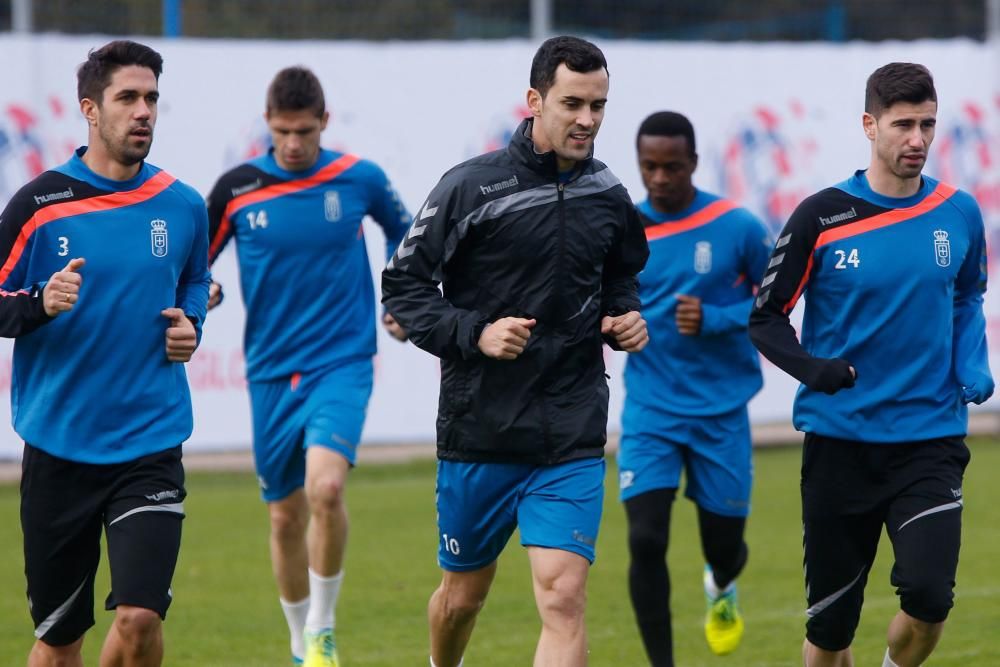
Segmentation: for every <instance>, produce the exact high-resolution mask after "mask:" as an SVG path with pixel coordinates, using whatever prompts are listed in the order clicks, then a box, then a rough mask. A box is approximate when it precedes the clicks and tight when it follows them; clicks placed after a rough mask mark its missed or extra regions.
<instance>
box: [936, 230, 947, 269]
mask: <svg viewBox="0 0 1000 667" xmlns="http://www.w3.org/2000/svg"><path fill="white" fill-rule="evenodd" d="M934 259H935V260H936V261H937V265H938V266H941V267H945V266H951V241H949V240H948V232H946V231H944V230H943V229H938V230H936V231H935V232H934Z"/></svg>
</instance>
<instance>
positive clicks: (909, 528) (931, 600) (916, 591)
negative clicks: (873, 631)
mask: <svg viewBox="0 0 1000 667" xmlns="http://www.w3.org/2000/svg"><path fill="white" fill-rule="evenodd" d="M968 462H969V450H968V448H967V447H966V446H965V443H964V442H963V439H962V438H961V437H952V438H939V439H936V440H924V441H919V442H911V443H898V444H873V443H865V442H856V441H851V440H838V439H835V438H827V437H824V436H819V435H814V434H811V433H807V434H806V437H805V444H804V446H803V451H802V524H803V546H804V551H805V559H804V562H805V578H806V598H807V602H808V605H809V609H808V611H807V612H806V613H807V616H808V620H807V622H806V637H807V638H808V639H809V641H810V642H812V643H813V644H814V645H816V646H818V647H820V648H822V649H826V650H828V651H839V650H841V649H844V648H847V647H848V646H850V644H851V641H852V640H853V638H854V631H855V630H856V629H857V626H858V619H859V618H860V615H861V604H862V602H863V600H864V588H865V583H866V582H867V581H868V572H869V570H870V569H871V566H872V563H873V562H874V560H875V552H876V550H877V548H878V542H879V537H880V536H881V533H882V527H883V526H885V530H886V533H887V535H888V536H889V539H890V541H891V542H892V547H893V553H894V555H895V562H894V564H893V567H892V574H891V577H890V581H891V583H892V585H893V586H895V587H896V594H897V595H898V596H899V598H900V608H901V609H902V610H903V611H904V612H906V613H907V614H909V615H910V616H913V617H914V618H916V619H918V620H921V621H924V622H927V623H939V622H941V621H944V620H945V618H947V616H948V612H949V610H950V609H951V606H952V599H953V597H954V595H953V589H954V587H955V571H956V569H957V567H958V551H959V544H960V541H961V529H962V475H963V473H964V472H965V466H966V465H967V464H968Z"/></svg>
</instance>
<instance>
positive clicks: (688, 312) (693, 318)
mask: <svg viewBox="0 0 1000 667" xmlns="http://www.w3.org/2000/svg"><path fill="white" fill-rule="evenodd" d="M701 319H702V311H701V299H699V298H698V297H696V296H689V295H687V294H678V295H677V331H679V332H680V333H682V334H684V335H685V336H697V335H698V334H699V333H701Z"/></svg>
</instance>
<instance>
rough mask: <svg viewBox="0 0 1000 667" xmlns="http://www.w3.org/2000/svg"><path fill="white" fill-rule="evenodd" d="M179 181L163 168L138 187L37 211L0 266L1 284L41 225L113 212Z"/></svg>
mask: <svg viewBox="0 0 1000 667" xmlns="http://www.w3.org/2000/svg"><path fill="white" fill-rule="evenodd" d="M176 180H177V179H176V178H174V177H173V176H171V175H170V174H168V173H167V172H165V171H160V172H157V173H156V174H155V175H154V176H153V177H152V178H150V179H149V180H148V181H146V182H145V183H143V184H142V185H140V186H139V187H138V188H136V189H135V190H128V191H126V192H112V193H111V194H106V195H100V196H98V197H90V198H88V199H79V200H77V201H68V202H66V203H64V204H53V205H52V206H46V207H45V208H43V209H40V210H38V211H36V212H35V214H34V215H33V216H31V218H29V219H28V221H27V222H26V223H24V226H23V227H21V232H20V233H19V234H18V235H17V241H15V242H14V247H13V248H11V250H10V254H9V255H8V256H7V261H6V262H4V265H3V267H0V283H2V282H3V281H5V280H7V276H9V275H10V272H11V271H13V270H14V267H15V266H16V265H17V262H18V260H20V259H21V254H22V253H23V252H24V248H25V246H27V245H28V240H29V239H30V238H31V235H32V234H34V233H35V231H36V230H37V229H38V228H39V227H41V226H42V225H45V224H48V223H50V222H52V221H54V220H61V219H62V218H69V217H71V216H75V215H83V214H85V213H97V212H99V211H110V210H111V209H115V208H121V207H123V206H132V205H133V204H141V203H142V202H144V201H147V200H149V199H152V198H153V197H155V196H156V195H158V194H160V193H161V192H163V191H164V190H166V189H167V188H169V187H170V186H171V184H173V182H174V181H176Z"/></svg>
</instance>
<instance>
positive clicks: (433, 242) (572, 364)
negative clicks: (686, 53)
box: [382, 119, 649, 465]
mask: <svg viewBox="0 0 1000 667" xmlns="http://www.w3.org/2000/svg"><path fill="white" fill-rule="evenodd" d="M531 123H532V121H531V120H530V119H528V120H525V121H524V122H523V123H521V125H520V126H519V127H518V129H517V131H516V132H515V133H514V137H513V138H512V140H511V142H510V145H509V146H508V147H507V148H506V149H503V150H499V151H495V152H492V153H487V154H486V155H482V156H479V157H477V158H473V159H471V160H469V161H467V162H464V163H462V164H460V165H458V166H456V167H454V168H452V169H451V170H450V171H448V172H447V173H446V174H445V175H444V176H443V177H442V179H441V181H440V183H438V185H437V187H435V188H434V190H433V191H432V192H431V194H430V196H429V197H428V198H427V201H426V202H425V203H424V205H423V207H422V208H421V209H420V211H419V213H417V215H416V216H415V217H414V220H413V226H412V227H411V228H410V231H409V233H408V234H407V236H406V237H405V238H404V239H403V242H402V243H401V244H400V246H399V247H398V248H397V250H396V253H395V255H394V256H393V258H392V259H391V260H390V261H389V264H388V266H387V267H386V269H385V271H384V272H383V274H382V302H383V303H384V304H385V306H386V309H387V310H388V312H389V313H391V314H392V316H393V317H395V318H396V320H397V321H398V322H399V323H400V324H401V325H402V326H403V328H404V329H406V331H407V332H408V333H409V336H410V340H412V341H413V342H414V343H415V344H416V345H417V346H418V347H420V348H422V349H424V350H426V351H428V352H430V353H431V354H433V355H435V356H438V357H440V358H441V393H440V397H439V408H438V420H437V433H438V457H439V458H440V459H444V460H452V461H480V462H517V463H533V464H542V465H548V464H554V463H560V462H563V461H569V460H573V459H579V458H585V457H595V456H601V455H603V452H604V443H605V440H606V427H607V417H608V385H607V378H606V376H605V373H604V370H605V369H604V356H603V348H602V342H603V339H602V336H601V333H600V320H601V317H602V316H604V315H620V314H623V313H626V312H628V311H632V310H639V296H638V282H637V280H636V274H638V273H639V271H641V270H642V268H643V266H644V265H645V263H646V257H647V256H648V254H649V249H648V247H647V246H646V237H645V234H644V232H643V228H642V223H641V222H640V221H639V218H638V215H637V213H636V211H635V208H634V207H633V205H632V202H631V200H630V198H629V196H628V192H627V191H626V190H625V188H624V186H622V185H621V183H620V182H619V181H618V179H617V178H616V177H615V176H614V174H612V173H611V171H610V170H609V169H608V168H607V166H605V165H604V164H603V163H601V162H599V161H597V160H594V159H587V160H585V161H584V162H582V163H580V165H579V169H578V171H577V172H576V174H575V175H574V177H573V178H572V179H570V180H569V181H568V182H566V183H564V184H560V182H559V178H558V173H557V168H556V159H555V154H554V153H545V154H541V155H540V154H538V153H536V152H535V150H534V145H533V143H532V141H531V138H530V137H531ZM439 283H440V285H441V290H439V289H438V284H439ZM442 291H443V295H442ZM507 316H515V317H525V318H535V319H536V320H537V324H536V325H535V327H534V329H533V330H532V335H531V338H530V339H529V340H528V344H527V346H526V347H525V349H524V352H523V353H522V354H521V355H520V356H519V357H518V358H517V359H515V360H512V361H498V360H495V359H490V358H488V357H486V356H484V355H483V354H482V353H481V352H480V351H479V347H478V341H479V336H480V334H481V333H482V331H483V329H484V328H485V327H486V325H487V324H489V323H490V322H493V321H495V320H497V319H500V318H502V317H507Z"/></svg>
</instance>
